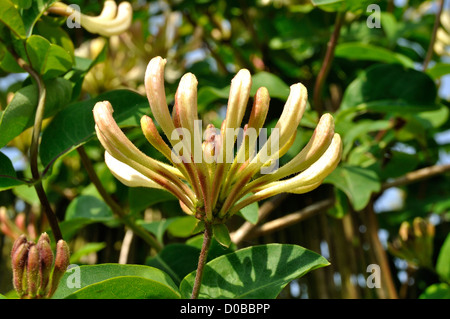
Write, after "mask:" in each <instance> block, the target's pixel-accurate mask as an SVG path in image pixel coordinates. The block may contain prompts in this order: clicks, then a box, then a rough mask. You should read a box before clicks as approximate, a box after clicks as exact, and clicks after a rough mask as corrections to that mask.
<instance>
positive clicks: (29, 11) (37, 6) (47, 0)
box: [22, 0, 56, 37]
mask: <svg viewBox="0 0 450 319" xmlns="http://www.w3.org/2000/svg"><path fill="white" fill-rule="evenodd" d="M30 2H31V5H30V6H27V7H26V8H24V10H23V12H22V19H23V23H24V26H25V29H26V37H30V36H31V34H32V33H33V28H34V26H35V24H36V22H37V21H38V20H39V18H40V17H41V16H42V15H43V14H44V12H45V11H46V10H47V8H48V7H49V6H50V5H51V4H52V3H54V2H56V0H33V1H30Z"/></svg>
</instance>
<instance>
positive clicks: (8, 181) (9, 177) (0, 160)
mask: <svg viewBox="0 0 450 319" xmlns="http://www.w3.org/2000/svg"><path fill="white" fill-rule="evenodd" d="M23 184H24V182H23V181H21V180H19V179H18V178H17V175H16V171H15V169H14V166H13V164H12V163H11V160H10V159H9V158H8V156H6V155H5V154H3V153H2V152H0V191H4V190H6V189H10V188H13V187H15V186H19V185H23Z"/></svg>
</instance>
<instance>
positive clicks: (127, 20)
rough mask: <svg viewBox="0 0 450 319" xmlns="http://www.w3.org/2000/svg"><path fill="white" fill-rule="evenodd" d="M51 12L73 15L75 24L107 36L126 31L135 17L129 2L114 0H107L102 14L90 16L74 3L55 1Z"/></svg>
mask: <svg viewBox="0 0 450 319" xmlns="http://www.w3.org/2000/svg"><path fill="white" fill-rule="evenodd" d="M48 11H49V12H52V13H56V14H60V15H65V16H69V17H70V16H73V18H74V19H73V20H74V21H71V22H72V23H73V24H75V23H79V25H80V26H82V27H83V28H85V29H86V30H87V31H89V32H90V33H95V34H100V35H103V36H106V37H110V36H113V35H117V34H120V33H122V32H124V31H126V30H127V29H128V28H129V27H130V25H131V22H132V19H133V8H132V7H131V4H130V3H129V2H126V1H125V2H121V3H120V4H119V5H118V6H117V4H116V2H115V1H114V0H106V1H105V2H104V4H103V9H102V12H101V13H100V15H98V16H96V17H92V16H88V15H86V14H83V13H81V12H79V11H78V10H76V8H75V7H74V6H72V5H67V4H65V3H62V2H55V3H54V4H52V6H51V7H50V8H49V10H48Z"/></svg>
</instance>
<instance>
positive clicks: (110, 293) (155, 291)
mask: <svg viewBox="0 0 450 319" xmlns="http://www.w3.org/2000/svg"><path fill="white" fill-rule="evenodd" d="M179 298H180V297H179V294H178V292H177V291H174V290H173V289H171V288H169V287H168V286H166V285H163V284H161V283H159V282H157V281H154V280H150V279H146V278H142V277H135V276H124V277H115V278H112V279H107V280H105V281H102V282H98V283H95V284H92V285H90V286H87V287H85V288H83V289H80V290H78V291H77V292H75V293H73V294H71V295H69V296H67V297H66V299H179Z"/></svg>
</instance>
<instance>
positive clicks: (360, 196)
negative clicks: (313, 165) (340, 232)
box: [324, 164, 381, 211]
mask: <svg viewBox="0 0 450 319" xmlns="http://www.w3.org/2000/svg"><path fill="white" fill-rule="evenodd" d="M324 183H328V184H333V185H334V186H336V187H337V188H338V189H340V190H342V191H343V192H344V193H345V194H346V195H347V197H348V198H349V200H350V202H351V204H352V206H353V208H354V209H355V210H357V211H359V210H361V209H363V208H364V207H366V205H367V204H368V203H369V200H370V196H371V195H372V193H375V192H378V191H379V190H380V188H381V183H380V181H379V178H378V175H377V174H376V173H375V172H374V171H373V170H371V169H368V168H362V167H358V166H352V165H347V164H342V165H340V166H338V167H337V168H336V169H335V170H334V171H333V172H332V173H331V174H330V175H328V177H327V178H325V180H324Z"/></svg>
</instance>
